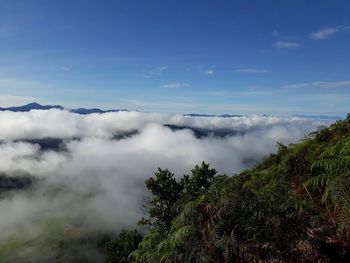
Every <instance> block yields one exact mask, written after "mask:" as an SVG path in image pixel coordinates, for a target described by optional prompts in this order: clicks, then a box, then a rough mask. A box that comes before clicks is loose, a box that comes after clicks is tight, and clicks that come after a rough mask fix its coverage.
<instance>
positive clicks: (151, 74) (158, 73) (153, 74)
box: [141, 66, 168, 78]
mask: <svg viewBox="0 0 350 263" xmlns="http://www.w3.org/2000/svg"><path fill="white" fill-rule="evenodd" d="M167 69H168V67H166V66H160V67H157V68H154V69H150V70H146V69H143V70H142V72H143V74H142V75H141V76H142V77H144V78H151V77H156V76H161V75H162V74H163V73H164V71H166V70H167Z"/></svg>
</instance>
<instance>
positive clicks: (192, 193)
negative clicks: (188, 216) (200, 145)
mask: <svg viewBox="0 0 350 263" xmlns="http://www.w3.org/2000/svg"><path fill="white" fill-rule="evenodd" d="M209 166H210V165H209V164H207V163H205V162H202V164H201V166H199V165H196V166H195V167H194V169H192V170H191V173H192V176H189V175H185V176H184V177H183V178H182V180H181V184H182V185H183V188H184V194H185V195H187V196H188V197H189V198H190V199H191V200H193V199H195V198H197V197H198V196H199V195H201V194H203V193H205V192H206V191H207V190H208V188H209V186H210V185H211V183H212V181H213V179H214V176H215V174H216V173H217V172H216V170H215V169H210V168H209Z"/></svg>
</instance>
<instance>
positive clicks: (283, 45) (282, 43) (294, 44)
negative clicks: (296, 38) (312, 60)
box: [273, 41, 300, 49]
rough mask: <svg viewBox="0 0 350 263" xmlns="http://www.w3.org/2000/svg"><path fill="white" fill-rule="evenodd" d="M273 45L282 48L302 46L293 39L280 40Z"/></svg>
mask: <svg viewBox="0 0 350 263" xmlns="http://www.w3.org/2000/svg"><path fill="white" fill-rule="evenodd" d="M273 46H274V47H276V48H281V49H293V48H298V47H300V44H299V43H297V42H292V41H278V42H276V43H274V44H273Z"/></svg>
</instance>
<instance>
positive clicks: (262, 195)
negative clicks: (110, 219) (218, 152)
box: [110, 115, 350, 263]
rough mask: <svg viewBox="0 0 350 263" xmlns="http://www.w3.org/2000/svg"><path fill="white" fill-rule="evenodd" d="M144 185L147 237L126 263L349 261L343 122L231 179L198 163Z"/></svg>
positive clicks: (349, 143)
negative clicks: (181, 173)
mask: <svg viewBox="0 0 350 263" xmlns="http://www.w3.org/2000/svg"><path fill="white" fill-rule="evenodd" d="M146 185H147V188H148V189H149V190H150V192H151V193H152V196H153V197H152V201H151V205H150V208H149V212H150V217H149V218H146V219H145V218H144V219H143V220H142V221H141V222H140V223H141V224H146V225H147V224H148V225H151V230H150V231H149V233H148V234H147V235H145V236H144V238H143V240H142V242H141V243H140V244H139V246H138V249H137V250H135V251H133V252H132V253H131V254H130V255H129V257H128V261H129V262H152V263H153V262H349V261H350V228H349V224H350V116H349V115H348V117H347V119H346V120H344V121H337V122H336V123H334V124H333V125H331V126H330V127H328V128H324V129H322V130H319V131H316V132H314V133H312V134H310V135H309V136H308V137H307V138H305V139H304V140H303V141H301V142H300V143H298V144H295V145H289V146H285V145H282V144H278V153H277V154H272V155H271V156H269V157H268V158H267V159H266V160H265V161H263V162H262V163H261V164H260V165H258V166H256V167H255V168H253V169H250V170H246V171H244V172H242V173H241V174H239V175H237V176H230V177H229V176H226V175H216V171H215V170H214V169H211V168H210V167H209V165H207V164H205V163H203V164H202V165H201V166H196V167H195V168H194V169H193V170H192V174H191V175H190V176H184V177H183V178H182V180H181V181H180V182H179V181H176V180H175V179H174V176H173V174H172V173H171V172H169V171H168V170H159V171H157V172H156V173H155V176H154V177H152V178H150V179H148V180H147V181H146ZM120 242H122V240H120ZM114 260H115V261H113V260H112V259H111V261H110V262H124V261H120V258H114ZM124 260H126V258H124ZM125 262H126V261H125Z"/></svg>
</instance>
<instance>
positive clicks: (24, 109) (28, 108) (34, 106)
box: [0, 102, 128, 114]
mask: <svg viewBox="0 0 350 263" xmlns="http://www.w3.org/2000/svg"><path fill="white" fill-rule="evenodd" d="M51 109H58V110H63V109H65V108H64V107H62V106H61V105H41V104H39V103H36V102H33V103H29V104H27V105H23V106H18V107H8V108H1V107H0V111H13V112H28V111H31V110H51ZM68 110H69V111H70V112H74V113H78V114H92V113H106V112H118V111H128V110H101V109H97V108H93V109H85V108H78V109H68Z"/></svg>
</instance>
